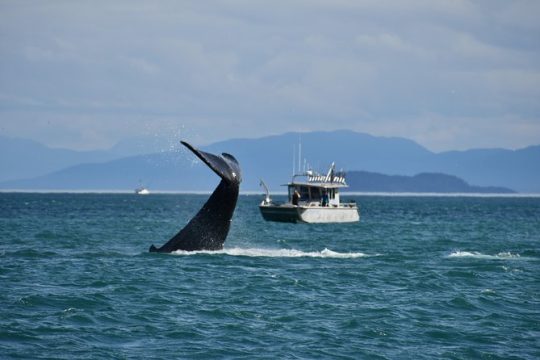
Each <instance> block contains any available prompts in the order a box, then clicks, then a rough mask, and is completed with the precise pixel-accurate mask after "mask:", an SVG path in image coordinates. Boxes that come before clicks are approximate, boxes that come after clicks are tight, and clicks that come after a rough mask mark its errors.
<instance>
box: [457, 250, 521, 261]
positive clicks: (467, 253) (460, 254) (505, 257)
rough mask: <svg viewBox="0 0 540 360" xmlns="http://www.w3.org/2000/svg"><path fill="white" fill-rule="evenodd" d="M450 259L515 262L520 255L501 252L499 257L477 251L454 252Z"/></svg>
mask: <svg viewBox="0 0 540 360" xmlns="http://www.w3.org/2000/svg"><path fill="white" fill-rule="evenodd" d="M448 257H449V258H475V259H485V260H514V259H519V258H521V256H519V254H512V253H510V252H500V253H498V254H497V255H486V254H482V253H480V252H477V251H454V252H453V253H451V254H450V255H448Z"/></svg>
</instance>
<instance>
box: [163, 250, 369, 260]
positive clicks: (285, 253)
mask: <svg viewBox="0 0 540 360" xmlns="http://www.w3.org/2000/svg"><path fill="white" fill-rule="evenodd" d="M171 254H173V255H197V254H207V255H230V256H248V257H281V258H299V257H312V258H334V259H354V258H360V257H366V256H369V255H367V254H364V253H361V252H348V253H342V252H336V251H332V250H330V249H326V248H325V249H324V250H322V251H308V252H306V251H300V250H294V249H260V248H251V249H250V248H248V249H244V248H230V249H223V250H219V251H206V250H203V251H183V250H178V251H173V252H172V253H171Z"/></svg>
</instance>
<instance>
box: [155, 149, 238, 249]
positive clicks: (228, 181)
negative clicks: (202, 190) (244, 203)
mask: <svg viewBox="0 0 540 360" xmlns="http://www.w3.org/2000/svg"><path fill="white" fill-rule="evenodd" d="M182 144H183V145H184V146H185V147H187V148H188V149H190V150H191V151H192V152H193V153H194V154H195V155H196V156H197V157H198V158H199V159H201V160H202V161H203V162H204V163H205V164H206V165H207V166H208V167H209V168H210V169H212V170H213V171H214V172H215V173H216V174H217V175H218V176H219V177H221V182H220V183H219V185H218V187H217V188H216V189H215V190H214V192H213V193H212V195H211V196H210V198H209V199H208V201H207V202H206V203H205V204H204V206H203V207H202V209H201V210H199V212H198V213H197V215H195V217H194V218H193V219H191V221H190V222H189V223H188V224H187V225H186V226H185V227H184V228H183V229H182V230H180V232H178V234H176V235H175V236H174V237H173V238H172V239H170V240H169V241H168V242H167V243H166V244H165V245H163V246H162V247H160V248H157V247H155V246H154V245H152V246H150V249H149V251H150V252H172V251H176V250H184V251H194V250H220V249H222V248H223V243H224V242H225V239H226V238H227V234H228V233H229V228H230V223H231V219H232V215H233V213H234V209H235V208H236V202H237V200H238V193H239V188H240V182H241V181H242V173H241V170H240V165H239V164H238V161H237V160H236V159H235V158H234V156H232V155H230V154H226V153H223V154H221V156H220V155H214V154H210V153H207V152H204V151H201V150H199V149H196V148H195V147H193V146H192V145H190V144H188V143H187V142H185V141H182Z"/></svg>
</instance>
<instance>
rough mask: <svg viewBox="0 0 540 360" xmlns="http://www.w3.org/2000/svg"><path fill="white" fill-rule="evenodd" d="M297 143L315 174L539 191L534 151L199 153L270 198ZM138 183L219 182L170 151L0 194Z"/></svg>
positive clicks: (165, 186)
mask: <svg viewBox="0 0 540 360" xmlns="http://www.w3.org/2000/svg"><path fill="white" fill-rule="evenodd" d="M299 143H301V149H302V159H307V160H306V162H305V163H306V167H308V166H310V167H312V168H314V169H316V170H319V171H321V172H326V171H327V169H328V166H329V165H330V164H331V163H332V161H335V162H336V167H337V169H338V170H339V169H344V170H346V171H348V172H351V174H352V171H360V170H362V171H367V172H372V173H380V174H390V175H403V176H413V175H415V174H419V173H426V172H429V173H443V174H449V175H453V176H457V177H459V178H461V179H463V180H464V181H465V182H466V183H468V184H471V186H495V187H505V188H510V189H513V190H516V191H520V192H540V165H539V164H540V146H532V147H528V148H525V149H521V150H515V151H514V150H504V149H482V150H469V151H450V152H443V153H433V152H431V151H429V150H427V149H425V148H424V147H422V146H420V145H418V144H416V143H415V142H413V141H410V140H406V139H402V138H388V137H375V136H371V135H367V134H361V133H355V132H352V131H333V132H310V133H301V134H299V133H286V134H282V135H276V136H268V137H263V138H260V139H233V140H227V141H223V142H218V143H214V144H212V145H209V146H206V147H203V148H202V149H203V150H206V151H210V152H213V153H220V152H228V153H231V154H233V155H234V156H235V157H236V158H237V159H238V160H239V161H240V164H241V167H242V171H243V178H244V181H243V183H242V185H241V189H242V190H243V191H248V190H259V189H260V187H259V181H260V179H261V178H262V179H264V180H265V182H266V183H267V184H268V185H269V187H270V189H271V191H279V190H284V188H282V187H280V185H281V184H284V183H286V182H288V181H290V179H291V174H292V171H293V151H294V149H296V155H294V160H295V164H296V165H295V167H296V168H298V144H299ZM195 145H196V144H195ZM167 146H168V145H167ZM128 152H129V151H128ZM109 154H110V153H109ZM79 155H80V154H79ZM3 157H4V156H3ZM94 159H95V158H94ZM30 160H33V159H30ZM30 160H29V161H30ZM24 161H26V160H22V161H21V163H24ZM33 161H35V159H34V160H33ZM92 161H94V162H95V161H96V160H92ZM308 164H309V165H308ZM302 167H304V161H302ZM10 175H11V174H10ZM13 177H14V176H10V178H13ZM29 177H30V176H29ZM139 182H142V183H144V184H145V185H147V186H148V187H150V188H151V189H154V190H157V189H162V190H211V189H212V188H213V187H214V186H215V185H216V184H217V183H218V182H219V178H218V177H217V176H216V175H215V174H213V172H212V171H211V170H209V169H207V168H206V167H205V166H204V165H203V164H200V162H198V161H196V158H195V156H194V155H193V154H191V152H189V151H187V150H181V151H179V150H175V151H165V152H159V153H155V154H150V155H138V156H131V157H126V158H122V159H117V160H114V161H107V162H104V163H101V164H80V165H77V166H71V167H67V168H64V169H62V170H61V171H56V172H53V173H50V174H47V175H44V176H40V177H36V178H30V179H27V180H20V181H10V182H3V183H0V188H30V189H123V190H130V189H133V188H134V187H136V186H137V185H138V184H139Z"/></svg>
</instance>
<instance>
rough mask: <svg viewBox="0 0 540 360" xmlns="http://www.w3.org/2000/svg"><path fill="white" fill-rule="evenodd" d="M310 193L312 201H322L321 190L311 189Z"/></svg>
mask: <svg viewBox="0 0 540 360" xmlns="http://www.w3.org/2000/svg"><path fill="white" fill-rule="evenodd" d="M309 192H310V194H311V197H310V200H311V201H319V200H321V189H319V188H315V187H311V188H309Z"/></svg>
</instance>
